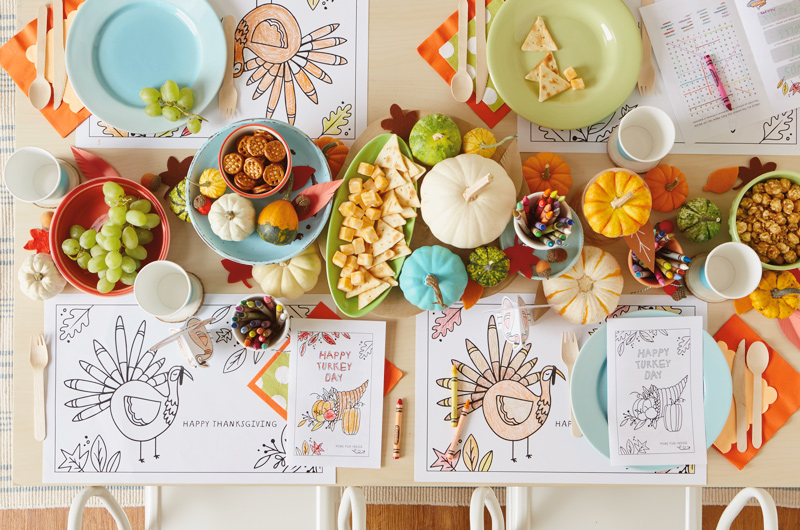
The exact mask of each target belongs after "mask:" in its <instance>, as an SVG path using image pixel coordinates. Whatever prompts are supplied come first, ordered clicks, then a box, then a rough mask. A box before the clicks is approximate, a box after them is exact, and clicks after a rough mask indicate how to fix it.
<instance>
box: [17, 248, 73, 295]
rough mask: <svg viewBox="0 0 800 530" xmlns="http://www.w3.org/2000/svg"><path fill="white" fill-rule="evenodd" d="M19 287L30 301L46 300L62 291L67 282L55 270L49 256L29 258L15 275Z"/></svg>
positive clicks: (54, 265)
mask: <svg viewBox="0 0 800 530" xmlns="http://www.w3.org/2000/svg"><path fill="white" fill-rule="evenodd" d="M17 276H18V278H19V287H20V289H21V290H22V292H23V293H24V294H25V296H27V297H28V298H30V299H32V300H47V299H49V298H53V297H54V296H55V295H57V294H59V293H60V292H61V291H63V290H64V287H65V286H66V285H67V281H66V280H65V279H64V277H63V276H61V273H60V272H58V269H56V264H55V262H54V261H53V258H51V257H50V254H45V253H41V254H34V255H32V256H29V257H28V258H27V259H26V260H25V261H24V262H22V266H21V267H20V268H19V272H18V273H17Z"/></svg>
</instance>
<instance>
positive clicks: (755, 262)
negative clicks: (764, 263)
mask: <svg viewBox="0 0 800 530" xmlns="http://www.w3.org/2000/svg"><path fill="white" fill-rule="evenodd" d="M761 273H762V267H761V260H760V259H758V254H756V251H755V250H753V249H752V248H750V247H748V246H747V245H745V244H744V243H736V242H732V241H731V242H728V243H723V244H721V245H719V246H718V247H716V248H715V249H714V250H712V251H711V252H710V253H709V254H708V255H707V256H702V257H700V258H696V259H693V260H692V264H691V265H690V266H689V270H688V271H687V274H686V276H687V278H686V279H687V284H688V286H689V289H690V290H691V291H692V293H694V295H695V296H697V297H698V298H700V299H701V300H705V301H707V302H721V301H723V300H735V299H737V298H743V297H745V296H748V295H749V294H750V293H752V292H753V291H755V290H756V287H758V283H759V282H760V281H761Z"/></svg>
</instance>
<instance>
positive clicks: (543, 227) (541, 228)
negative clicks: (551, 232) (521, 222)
mask: <svg viewBox="0 0 800 530" xmlns="http://www.w3.org/2000/svg"><path fill="white" fill-rule="evenodd" d="M533 226H534V227H536V229H537V230H547V225H545V224H544V223H534V224H533Z"/></svg>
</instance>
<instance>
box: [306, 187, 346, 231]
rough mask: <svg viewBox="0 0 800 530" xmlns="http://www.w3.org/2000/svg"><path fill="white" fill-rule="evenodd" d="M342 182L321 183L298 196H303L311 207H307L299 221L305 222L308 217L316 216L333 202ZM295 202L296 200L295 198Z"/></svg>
mask: <svg viewBox="0 0 800 530" xmlns="http://www.w3.org/2000/svg"><path fill="white" fill-rule="evenodd" d="M343 182H344V181H343V180H334V181H333V182H323V183H322V184H317V185H315V186H311V187H310V188H308V189H306V190H305V191H303V193H301V194H300V195H305V196H306V197H308V198H309V200H310V201H311V206H309V207H308V209H307V210H306V212H305V213H304V214H303V216H302V217H299V219H298V220H299V221H305V220H306V219H308V218H309V217H311V216H313V215H316V213H317V212H319V211H320V210H322V209H323V208H325V206H326V205H327V204H328V203H329V202H331V201H332V200H333V196H334V195H336V190H338V189H339V186H341V185H342V183H343ZM295 200H297V199H296V198H295Z"/></svg>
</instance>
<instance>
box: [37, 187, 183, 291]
mask: <svg viewBox="0 0 800 530" xmlns="http://www.w3.org/2000/svg"><path fill="white" fill-rule="evenodd" d="M108 181H111V182H116V183H117V184H119V185H120V186H122V189H124V190H125V194H126V195H133V196H135V197H139V198H142V199H147V200H148V201H150V202H151V203H152V204H153V210H152V211H153V213H157V214H158V216H159V217H161V224H159V225H158V226H157V227H155V228H154V229H153V230H152V232H153V241H151V242H150V243H148V244H146V245H144V248H145V249H147V258H146V259H145V260H144V261H142V267H144V266H145V265H147V264H148V263H150V262H151V261H156V260H160V259H164V258H166V257H167V251H168V250H169V223H168V222H167V216H166V213H165V212H164V208H163V207H162V206H161V203H159V202H158V199H156V198H155V196H154V195H153V194H152V193H150V191H148V190H147V189H146V188H144V187H143V186H141V185H140V184H138V183H136V182H133V181H132V180H127V179H123V178H117V177H107V178H97V179H92V180H90V181H88V182H85V183H83V184H81V185H80V186H78V187H77V188H75V189H74V190H72V191H71V192H70V193H69V194H68V195H67V196H66V197H64V199H63V200H62V201H61V204H59V205H58V209H57V210H56V212H55V214H53V220H52V222H51V224H50V252H51V255H52V257H53V261H55V263H56V268H57V269H58V271H59V272H60V273H61V275H62V276H64V278H66V279H67V281H68V282H69V283H71V284H72V285H74V286H75V287H76V288H78V289H80V290H81V291H83V292H85V293H89V294H95V295H99V296H120V295H123V294H129V293H132V292H133V285H125V284H124V283H122V282H117V285H116V286H115V287H114V289H113V290H112V291H110V292H108V293H106V294H103V293H101V292H99V291H98V290H97V279H98V278H97V274H93V273H91V272H89V271H88V270H84V269H81V268H80V267H79V266H78V264H77V263H76V262H74V261H73V260H71V259H69V258H68V257H67V256H66V255H64V253H63V252H62V251H61V242H62V241H64V240H65V239H69V229H70V227H71V226H72V225H81V226H83V227H84V228H86V229H87V230H88V229H89V228H93V229H95V230H99V228H100V227H101V226H102V225H103V223H104V222H105V221H106V220H107V219H108V206H107V205H106V203H105V201H104V200H103V184H104V183H106V182H108Z"/></svg>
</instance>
